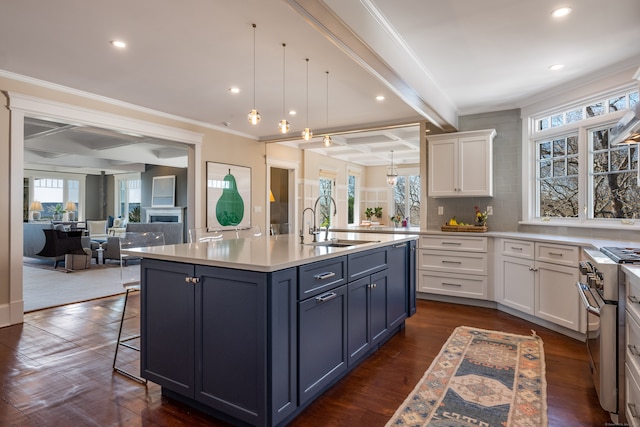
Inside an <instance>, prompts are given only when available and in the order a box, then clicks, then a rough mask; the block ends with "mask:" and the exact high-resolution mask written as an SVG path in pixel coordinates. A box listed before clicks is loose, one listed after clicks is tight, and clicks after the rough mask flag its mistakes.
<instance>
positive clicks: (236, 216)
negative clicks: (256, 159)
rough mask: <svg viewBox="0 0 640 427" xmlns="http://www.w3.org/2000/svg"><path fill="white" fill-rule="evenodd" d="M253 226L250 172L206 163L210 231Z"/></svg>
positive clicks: (241, 167)
mask: <svg viewBox="0 0 640 427" xmlns="http://www.w3.org/2000/svg"><path fill="white" fill-rule="evenodd" d="M250 226H251V168H249V167H246V166H237V165H229V164H225V163H216V162H207V228H212V227H219V228H221V229H231V228H236V227H240V228H246V227H250Z"/></svg>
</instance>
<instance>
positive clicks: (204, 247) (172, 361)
mask: <svg viewBox="0 0 640 427" xmlns="http://www.w3.org/2000/svg"><path fill="white" fill-rule="evenodd" d="M329 237H330V241H329V242H319V243H316V244H313V243H311V244H301V243H300V241H299V238H298V237H296V236H294V235H278V236H260V237H253V238H247V239H234V240H220V241H210V242H200V243H189V244H179V245H167V246H160V247H149V248H142V249H131V250H130V251H127V253H128V254H131V255H137V256H141V257H142V258H143V259H142V262H141V275H142V276H141V279H142V283H141V285H142V294H141V375H142V376H143V377H144V378H147V379H148V380H150V381H153V382H155V383H157V384H159V385H161V386H162V392H163V394H164V395H166V396H168V397H171V398H173V399H176V400H179V401H182V402H184V403H186V404H188V405H190V406H192V407H194V408H196V409H199V410H201V411H203V412H206V413H209V414H211V415H213V416H215V417H218V418H220V419H223V420H226V421H229V422H231V423H232V424H234V425H254V426H277V425H284V424H286V423H287V422H289V421H290V420H291V419H292V418H294V417H295V416H296V415H297V414H299V413H300V412H301V411H302V410H304V408H305V407H306V406H307V405H309V404H310V403H311V402H312V401H313V400H314V399H315V398H316V397H318V396H319V395H320V394H321V393H323V392H324V391H325V390H326V389H327V388H328V387H330V386H331V385H332V384H334V383H335V382H337V381H338V380H339V379H340V378H342V377H343V376H344V375H346V374H347V373H348V372H349V371H350V370H351V369H353V368H354V367H355V366H357V364H358V363H359V362H361V361H362V360H364V359H365V358H366V357H367V356H369V355H370V354H371V353H373V352H374V351H375V350H376V349H377V348H379V347H380V346H381V345H382V344H383V343H384V342H385V341H386V340H388V339H389V338H390V337H391V336H393V335H394V334H395V333H397V332H398V331H400V330H401V329H402V328H403V327H404V322H405V319H406V318H407V317H408V316H410V315H411V314H413V313H414V312H415V271H416V270H415V256H416V255H415V244H416V239H417V236H412V235H394V234H380V235H374V234H366V235H365V234H358V233H330V235H329ZM331 239H333V240H331Z"/></svg>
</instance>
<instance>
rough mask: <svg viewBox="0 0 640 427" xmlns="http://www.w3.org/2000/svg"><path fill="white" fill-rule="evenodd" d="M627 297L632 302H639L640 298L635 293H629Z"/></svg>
mask: <svg viewBox="0 0 640 427" xmlns="http://www.w3.org/2000/svg"><path fill="white" fill-rule="evenodd" d="M627 299H628V300H629V302H630V303H632V304H640V300H638V297H636V296H635V295H629V296H628V297H627Z"/></svg>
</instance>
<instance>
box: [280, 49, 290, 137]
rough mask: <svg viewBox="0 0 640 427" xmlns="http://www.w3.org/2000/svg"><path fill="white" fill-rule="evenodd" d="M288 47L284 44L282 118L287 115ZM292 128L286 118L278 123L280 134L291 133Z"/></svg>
mask: <svg viewBox="0 0 640 427" xmlns="http://www.w3.org/2000/svg"><path fill="white" fill-rule="evenodd" d="M286 47H287V45H286V44H285V43H282V116H283V117H284V115H285V108H284V106H285V100H286V97H285V88H286V87H287V85H286V82H285V72H284V71H285V68H286V55H285V49H286ZM290 128H291V125H290V124H289V122H288V121H287V119H286V118H283V119H282V120H280V122H279V123H278V131H279V132H280V133H283V134H284V133H287V132H289V129H290Z"/></svg>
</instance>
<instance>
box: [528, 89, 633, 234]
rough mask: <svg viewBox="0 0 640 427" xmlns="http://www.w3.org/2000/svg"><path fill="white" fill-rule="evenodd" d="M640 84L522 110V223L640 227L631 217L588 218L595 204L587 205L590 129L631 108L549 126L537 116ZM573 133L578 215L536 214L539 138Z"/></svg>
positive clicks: (588, 198)
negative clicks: (539, 127) (539, 126)
mask: <svg viewBox="0 0 640 427" xmlns="http://www.w3.org/2000/svg"><path fill="white" fill-rule="evenodd" d="M636 90H637V85H632V84H626V85H622V86H619V87H617V88H615V89H611V90H608V91H604V92H601V93H598V94H595V95H593V94H592V95H591V96H588V97H583V98H581V99H579V100H577V101H573V102H572V103H565V104H559V105H556V106H555V107H551V108H547V109H544V110H540V111H538V112H531V113H529V114H527V113H526V112H525V111H523V114H522V117H523V126H522V132H523V138H522V165H523V167H522V178H523V180H522V209H523V211H522V221H520V222H519V223H520V224H525V225H544V226H558V227H591V228H612V229H625V230H638V229H640V221H633V220H628V219H620V218H617V219H613V218H588V215H589V212H590V211H592V207H591V208H590V207H589V206H588V203H589V202H590V200H591V199H590V194H591V193H592V191H593V188H591V180H590V175H589V168H590V166H589V165H590V163H591V156H592V154H591V150H590V148H589V140H588V136H589V131H590V129H593V128H597V127H602V126H607V125H614V124H615V123H617V122H618V121H619V120H620V119H621V118H622V116H623V115H624V114H625V113H626V112H627V111H628V109H624V110H619V111H615V112H610V113H607V114H603V115H597V116H594V117H589V118H585V119H583V120H580V121H576V122H572V123H569V124H566V123H565V124H563V125H561V126H557V127H549V128H547V129H544V130H537V129H536V126H537V124H538V120H540V119H541V118H542V117H545V116H547V117H549V116H551V115H553V114H554V112H557V113H559V112H563V111H568V110H571V109H572V108H577V107H579V106H580V105H584V104H588V103H594V102H595V101H597V100H599V99H610V98H612V97H614V96H616V94H619V93H622V92H625V93H629V92H635V91H636ZM571 133H577V135H578V147H579V148H578V150H579V155H578V159H579V167H578V186H579V187H578V188H579V193H578V203H579V206H580V209H579V210H578V217H577V218H556V217H544V216H537V215H536V213H537V209H538V205H537V203H538V201H537V173H538V170H537V157H536V156H537V142H538V141H540V140H543V139H548V140H552V139H553V138H554V137H562V136H566V135H568V134H571Z"/></svg>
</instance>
